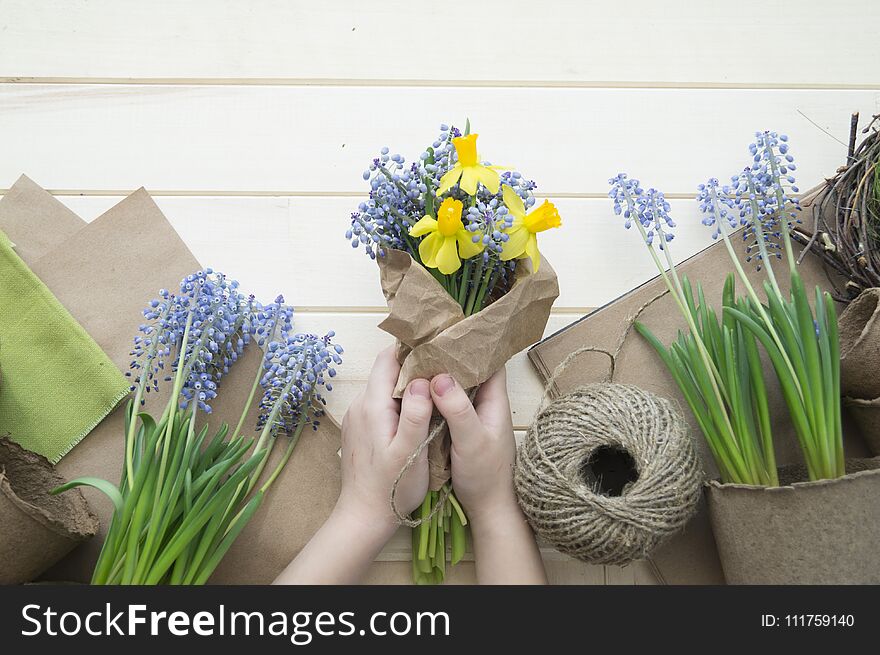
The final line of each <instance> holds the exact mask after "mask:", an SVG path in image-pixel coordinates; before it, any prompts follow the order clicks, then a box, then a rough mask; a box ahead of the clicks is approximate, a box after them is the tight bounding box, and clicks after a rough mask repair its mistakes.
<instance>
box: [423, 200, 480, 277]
mask: <svg viewBox="0 0 880 655" xmlns="http://www.w3.org/2000/svg"><path fill="white" fill-rule="evenodd" d="M462 208H463V205H462V203H461V200H455V199H454V198H447V199H446V200H444V201H443V202H442V203H441V204H440V209H439V210H438V211H437V218H436V219H434V218H432V217H431V216H425V217H424V218H422V219H421V220H420V221H419V222H418V223H416V224H415V225H413V226H412V227H411V228H410V230H409V233H410V236H414V237H420V236H425V235H427V236H425V238H424V239H422V242H421V243H420V244H419V257H421V258H422V263H423V264H424V265H425V266H427V267H428V268H437V269H440V272H441V273H443V274H444V275H448V274H449V273H454V272H455V271H457V270H458V269H459V268H460V267H461V259H469V258H471V257H473V256H474V255H477V254H479V253H481V252H483V248H484V247H485V246H484V245H483V243H482V242H478V243H474V242H473V238H474V235H473V234H472V233H471V232H468V231H467V230H466V229H465V228H464V224H463V223H462V222H461V210H462ZM459 255H460V256H461V259H459Z"/></svg>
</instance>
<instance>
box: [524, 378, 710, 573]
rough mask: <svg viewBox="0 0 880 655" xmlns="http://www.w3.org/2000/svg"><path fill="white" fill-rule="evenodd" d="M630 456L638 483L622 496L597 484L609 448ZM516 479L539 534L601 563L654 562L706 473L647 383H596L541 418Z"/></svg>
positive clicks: (683, 428) (684, 432) (690, 509)
mask: <svg viewBox="0 0 880 655" xmlns="http://www.w3.org/2000/svg"><path fill="white" fill-rule="evenodd" d="M603 446H605V447H612V448H616V449H620V450H623V451H625V452H627V453H628V454H629V455H630V456H631V457H632V459H633V462H634V468H635V472H636V474H637V476H638V477H637V478H636V479H635V481H633V482H631V483H629V484H627V485H626V486H625V487H624V488H623V490H622V493H621V494H620V495H618V496H612V495H604V494H603V493H601V490H600V488H599V484H595V483H594V484H590V483H588V481H587V479H586V477H585V474H584V472H585V470H586V468H587V467H588V465H589V462H590V459H591V457H592V456H593V454H594V453H595V452H596V450H597V449H598V448H600V447H603ZM514 480H515V484H516V490H517V495H518V497H519V502H520V505H521V506H522V509H523V512H524V513H525V515H526V517H527V518H528V520H529V523H530V524H531V526H532V528H533V529H534V531H535V532H536V533H537V534H538V535H540V536H541V537H543V538H544V539H546V540H547V541H549V542H550V543H552V544H553V545H554V546H555V547H556V548H557V549H559V550H560V551H562V552H563V553H566V554H568V555H571V556H573V557H576V558H577V559H580V560H583V561H585V562H590V563H593V564H626V563H629V562H632V561H633V560H638V559H644V558H647V557H648V555H649V554H650V553H651V551H652V550H653V549H654V548H655V547H656V546H657V545H658V544H659V543H660V542H661V541H663V540H664V539H665V538H666V537H668V536H669V535H671V534H673V533H674V532H676V531H677V530H679V529H681V528H682V527H683V526H684V525H685V523H687V521H688V520H689V519H690V517H691V516H692V515H693V514H694V512H695V511H696V507H697V503H698V501H699V499H700V494H701V483H702V471H701V468H700V463H699V460H698V456H697V453H696V449H695V448H694V444H693V442H692V441H691V438H690V436H689V434H688V426H687V423H686V422H685V420H684V418H682V416H681V415H680V414H679V413H678V412H677V411H676V410H675V409H674V407H673V406H672V404H671V403H670V402H669V401H667V400H665V399H664V398H660V397H659V396H656V395H654V394H652V393H649V392H647V391H644V390H642V389H639V388H638V387H635V386H631V385H625V384H614V383H596V384H590V385H586V386H583V387H579V388H577V389H575V390H574V391H572V392H571V393H568V394H566V395H564V396H561V397H559V398H557V399H555V400H553V401H552V402H550V403H549V404H548V405H547V406H546V407H544V408H543V409H541V410H540V411H539V412H538V414H537V415H536V416H535V420H534V421H533V422H532V425H531V426H530V428H529V431H528V434H527V435H526V438H525V440H524V441H523V443H522V445H521V446H520V449H519V452H518V454H517V462H516V469H515V475H514Z"/></svg>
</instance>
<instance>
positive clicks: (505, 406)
mask: <svg viewBox="0 0 880 655" xmlns="http://www.w3.org/2000/svg"><path fill="white" fill-rule="evenodd" d="M431 393H432V396H433V398H434V404H435V405H436V406H437V409H438V411H439V412H440V413H441V414H442V415H443V416H444V417H445V418H446V422H447V423H448V424H449V432H450V435H451V436H452V484H453V487H454V489H455V496H456V498H458V500H459V501H461V503H462V504H463V505H464V507H465V509H466V510H467V513H468V515H469V516H471V517H472V518H474V519H475V520H476V521H479V517H480V516H485V515H488V514H497V513H499V512H507V511H508V510H514V511H517V512H518V507H517V503H516V496H515V494H514V489H513V463H514V458H515V457H516V442H515V441H514V438H513V421H512V419H511V416H510V401H509V400H508V398H507V375H506V374H505V370H504V369H503V368H502V369H501V370H500V371H498V372H497V373H496V374H495V375H493V376H492V377H491V378H489V379H488V380H487V381H486V382H485V383H484V384H483V385H482V386H481V387H480V389H479V391H478V392H477V395H476V397H475V398H474V402H473V404H471V401H470V400H469V399H468V396H467V393H466V392H465V391H464V389H462V388H461V385H459V384H458V383H457V382H456V381H455V380H454V379H453V378H451V377H450V376H448V375H438V376H436V377H435V378H434V379H433V380H432V381H431Z"/></svg>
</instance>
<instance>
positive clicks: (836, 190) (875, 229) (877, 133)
mask: <svg viewBox="0 0 880 655" xmlns="http://www.w3.org/2000/svg"><path fill="white" fill-rule="evenodd" d="M878 128H880V115H877V116H874V117H873V118H872V120H871V122H870V123H869V124H868V126H867V127H866V128H865V129H864V130H862V133H863V134H867V136H866V137H865V138H864V140H863V141H862V142H861V143H860V144H859V146H858V147H856V136H857V132H858V114H853V117H852V123H851V129H850V141H849V153H848V157H847V163H846V165H844V166H842V167H841V168H840V169H838V171H837V174H836V175H835V176H834V177H833V178H830V179H828V180H826V181H825V185H824V187H822V188H821V189H819V190H818V192H817V194H816V195H815V196H813V197H812V198H810V199H809V200H808V201H805V203H804V204H807V205H809V208H810V209H811V210H812V219H813V220H812V223H813V225H812V231H808V230H809V228H808V229H806V230H805V229H796V230H795V231H794V234H793V236H794V237H795V238H796V239H797V240H798V241H800V242H802V243H804V244H805V245H806V247H805V249H804V253H806V251H807V250H810V249H812V250H813V251H814V252H816V253H818V254H819V255H820V256H821V257H822V258H823V259H824V260H825V262H826V263H827V264H828V265H830V266H831V267H832V268H834V269H835V270H836V271H837V272H838V273H840V274H841V275H842V276H843V277H844V278H845V280H846V282H845V285H844V288H843V289H838V293H837V296H839V297H838V299H839V300H842V301H844V302H848V301H849V300H852V299H853V298H855V297H856V296H857V295H859V293H861V292H862V290H864V289H867V288H870V287H880V129H878ZM805 223H806V224H809V220H807V221H805ZM801 257H803V255H801Z"/></svg>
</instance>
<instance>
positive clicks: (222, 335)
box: [55, 269, 342, 584]
mask: <svg viewBox="0 0 880 655" xmlns="http://www.w3.org/2000/svg"><path fill="white" fill-rule="evenodd" d="M143 313H144V318H145V323H144V324H142V325H141V326H140V329H139V332H140V334H139V335H138V336H136V337H135V339H134V348H133V350H132V353H131V354H132V362H131V372H130V373H129V374H128V375H129V376H131V377H132V378H133V384H132V387H131V391H132V392H133V393H134V398H133V400H131V401H130V402H129V404H128V407H127V409H126V423H125V435H124V436H125V461H124V465H123V469H122V476H121V481H120V484H119V486H118V487H117V486H116V485H114V484H112V483H111V482H108V481H106V480H100V479H97V478H78V479H76V480H72V481H71V482H69V483H67V484H65V485H63V486H61V487H59V488H58V489H56V490H55V492H56V493H59V492H62V491H65V490H67V489H70V488H72V487H76V486H81V485H87V486H92V487H95V488H97V489H99V490H100V491H102V492H104V493H105V494H106V495H107V496H108V497H109V498H110V500H112V501H113V504H114V506H115V511H114V514H113V519H112V522H111V524H110V528H109V530H108V533H107V538H106V540H105V542H104V545H103V548H102V550H101V554H100V556H99V559H98V563H97V565H96V568H95V571H94V574H93V576H92V583H93V584H163V583H167V584H203V583H205V582H206V581H207V579H208V578H209V576H210V575H211V573H212V572H213V571H214V569H215V568H216V567H217V565H218V564H219V563H220V560H221V559H222V558H223V556H224V555H225V554H226V552H227V551H228V550H229V548H230V546H231V545H232V543H233V542H234V541H235V539H236V537H237V536H238V535H239V533H241V531H242V530H243V529H244V527H245V525H246V524H247V522H248V521H249V519H250V518H251V517H252V516H253V515H254V513H255V512H256V511H257V510H258V509H259V507H260V503H261V502H262V500H263V497H264V496H265V494H266V493H267V492H268V490H269V488H270V487H271V485H272V483H273V482H274V481H275V479H276V478H277V477H278V475H279V474H280V473H281V471H282V470H283V468H284V467H285V465H286V464H287V462H288V460H289V459H290V456H291V454H292V453H293V450H294V448H295V447H296V444H297V442H298V440H299V438H300V436H301V434H302V432H303V430H304V429H306V428H307V427H309V426H311V427H313V428H315V429H316V428H317V421H318V418H319V417H320V416H321V414H322V412H323V409H322V408H323V405H324V399H323V397H322V391H323V390H327V391H330V390H331V389H332V385H331V383H330V381H329V378H331V377H333V376H335V374H336V371H335V369H334V366H335V365H337V364H340V363H341V361H342V360H341V358H340V354H341V353H342V348H341V347H340V346H338V345H334V344H333V343H332V337H333V336H334V333H333V332H332V331H331V332H329V333H328V334H327V335H326V336H324V337H319V336H316V335H313V334H294V332H293V326H292V316H293V309H292V308H291V307H288V306H286V305H285V304H284V299H283V298H282V297H281V296H279V297H278V298H276V299H275V301H274V302H273V303H270V304H267V305H263V304H261V303H259V302H258V301H257V300H256V299H255V298H254V297H253V296H245V295H244V294H242V293H241V292H240V291H239V285H238V283H237V282H235V281H233V280H230V279H228V278H227V277H226V276H225V275H223V274H222V273H218V272H215V271H213V270H211V269H205V270H202V271H198V272H196V273H193V274H192V275H188V276H187V277H186V278H184V279H183V280H182V281H181V283H180V289H179V291H178V292H177V293H171V292H169V291H167V290H164V289H163V290H161V291H160V292H159V297H158V298H156V299H155V300H153V301H151V302H150V304H149V306H148V307H147V308H146V309H145V310H144V312H143ZM251 341H254V342H255V343H256V345H257V346H259V347H261V348H263V349H264V350H265V354H264V357H263V363H262V366H261V367H260V369H259V370H258V372H257V375H256V377H255V378H254V381H253V385H252V387H251V390H250V395H249V397H248V400H247V402H246V404H245V407H244V408H242V413H241V418H240V419H239V421H238V424H237V425H236V426H235V428H234V430H233V431H232V434H231V435H229V428H228V426H227V425H225V424H223V425H221V426H220V427H219V428H216V429H215V430H213V431H211V430H210V429H209V426H208V425H207V424H203V425H201V426H199V424H198V423H199V420H198V419H200V418H201V416H200V415H202V414H204V415H209V414H210V413H211V401H212V400H213V399H214V398H215V397H216V396H217V388H218V384H219V382H220V380H221V379H222V378H223V376H224V375H225V374H227V373H228V372H229V369H230V367H231V366H233V365H234V364H235V362H236V361H237V360H238V359H239V357H240V356H241V354H242V353H243V351H244V348H245V346H246V345H247V344H248V343H249V342H251ZM160 378H162V380H163V382H166V383H169V384H170V385H171V395H170V398H169V400H168V401H167V403H166V404H165V407H164V410H163V412H162V414H161V416H159V417H158V418H155V417H154V416H153V415H151V414H149V413H147V412H144V411H139V410H140V408H141V406H142V405H144V404H145V401H146V396H147V395H148V394H149V393H150V392H153V393H155V392H158V391H159V388H160V385H159V380H160ZM261 388H262V395H261V398H260V401H259V409H260V415H259V424H258V426H257V429H258V430H259V436H258V437H257V438H256V439H254V438H251V437H249V436H244V435H243V434H242V429H243V428H244V423H245V417H246V414H247V411H248V409H249V408H250V406H251V405H252V404H253V402H254V401H255V398H256V395H257V390H258V389H261ZM282 437H283V438H282ZM279 441H280V442H282V444H283V453H282V454H281V457H280V459H279V460H278V462H277V464H276V465H275V467H274V469H273V470H272V471H271V473H270V474H269V475H268V477H267V478H266V479H265V480H262V474H263V472H264V469H265V467H266V464H267V462H268V461H269V457H270V454H271V453H272V451H273V449H274V448H275V447H276V445H277V443H278V442H279Z"/></svg>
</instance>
